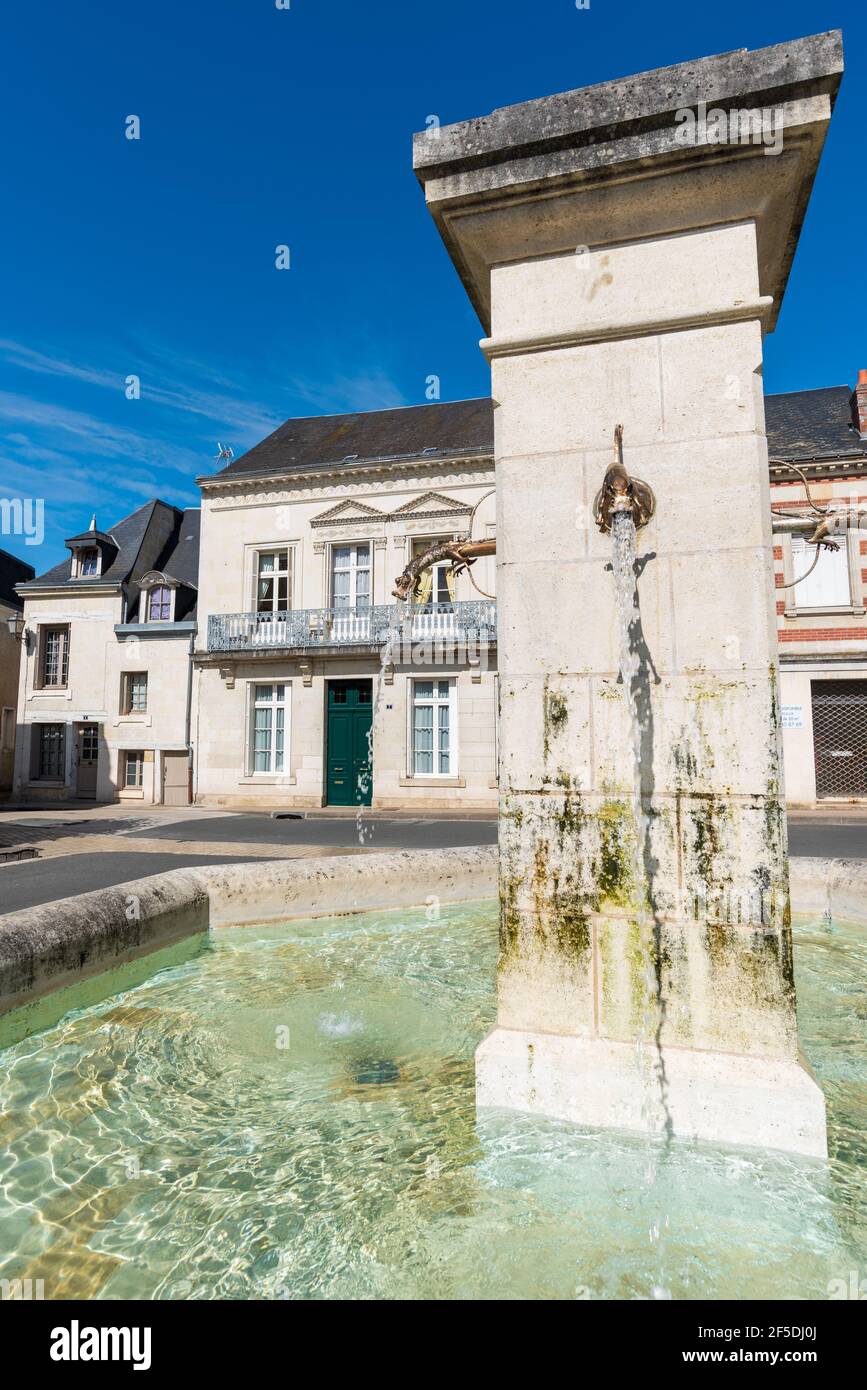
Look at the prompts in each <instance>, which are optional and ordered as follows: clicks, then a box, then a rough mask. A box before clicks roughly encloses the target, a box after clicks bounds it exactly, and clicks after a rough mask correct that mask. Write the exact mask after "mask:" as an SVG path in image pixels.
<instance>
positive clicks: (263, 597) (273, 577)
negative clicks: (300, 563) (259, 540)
mask: <svg viewBox="0 0 867 1390" xmlns="http://www.w3.org/2000/svg"><path fill="white" fill-rule="evenodd" d="M256 564H257V569H256V629H255V636H254V640H255V642H256V643H257V645H259V646H264V647H278V646H281V645H283V644H284V643H285V641H286V623H287V615H288V612H289V609H290V608H291V606H292V552H291V550H260V551H259V554H258V556H257V562H256Z"/></svg>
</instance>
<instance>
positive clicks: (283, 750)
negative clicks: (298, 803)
mask: <svg viewBox="0 0 867 1390" xmlns="http://www.w3.org/2000/svg"><path fill="white" fill-rule="evenodd" d="M290 691H291V687H290V686H289V685H282V684H279V685H278V684H276V683H275V684H273V685H259V684H256V685H253V686H252V690H251V697H250V756H249V762H250V771H251V772H253V773H262V772H265V773H268V772H270V773H271V774H274V773H282V772H285V771H286V769H287V767H288V765H289V696H290Z"/></svg>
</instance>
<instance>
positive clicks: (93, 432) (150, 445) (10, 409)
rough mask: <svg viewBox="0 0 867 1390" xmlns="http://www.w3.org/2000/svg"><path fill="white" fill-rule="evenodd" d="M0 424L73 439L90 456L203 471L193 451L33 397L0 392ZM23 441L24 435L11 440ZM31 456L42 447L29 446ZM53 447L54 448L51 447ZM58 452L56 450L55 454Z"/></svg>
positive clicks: (182, 469)
mask: <svg viewBox="0 0 867 1390" xmlns="http://www.w3.org/2000/svg"><path fill="white" fill-rule="evenodd" d="M0 420H9V421H12V422H14V423H15V424H16V425H29V426H31V427H33V428H35V429H37V430H44V431H47V432H49V433H50V434H52V435H58V434H60V435H62V436H67V437H71V438H72V439H74V440H76V441H78V443H79V445H80V446H82V447H84V448H86V450H87V451H88V452H89V453H92V454H96V455H98V456H100V457H103V458H132V459H139V460H141V461H144V462H153V463H159V464H160V465H161V466H162V467H169V468H173V469H177V470H178V471H180V472H184V473H191V472H195V471H196V470H199V469H201V468H202V465H203V462H204V460H203V457H202V455H201V454H196V453H194V452H193V450H192V449H185V448H183V447H181V446H178V445H172V444H168V445H167V444H165V443H164V442H162V441H158V440H155V439H151V438H148V437H147V436H146V435H142V434H138V433H137V432H136V431H135V430H129V429H125V428H124V427H123V426H122V425H113V424H111V423H109V422H108V421H107V420H101V419H100V418H99V417H98V416H95V415H90V414H88V413H87V412H86V411H83V410H72V409H70V408H69V407H67V406H60V405H52V404H49V403H48V402H46V401H40V400H36V399H35V398H34V397H32V396H22V395H19V394H17V393H15V392H11V391H0ZM13 437H18V438H20V437H21V432H20V431H15V432H14V435H13V434H10V435H9V436H8V439H9V441H11V440H12V439H13ZM25 447H26V448H28V449H29V450H30V451H31V452H32V450H33V449H34V448H39V447H42V446H41V445H40V444H39V442H38V441H37V442H36V444H35V445H34V444H33V443H32V442H28V444H27V445H26V446H25ZM49 447H50V446H49ZM54 452H56V450H55V451H54Z"/></svg>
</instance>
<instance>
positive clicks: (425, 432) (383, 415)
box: [212, 396, 494, 479]
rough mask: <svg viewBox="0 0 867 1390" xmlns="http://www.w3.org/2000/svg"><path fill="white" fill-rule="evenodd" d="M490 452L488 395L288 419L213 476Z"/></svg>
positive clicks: (491, 419)
mask: <svg viewBox="0 0 867 1390" xmlns="http://www.w3.org/2000/svg"><path fill="white" fill-rule="evenodd" d="M493 448H494V405H493V401H491V400H490V399H489V398H488V397H487V396H481V397H478V398H477V399H475V400H469V401H437V402H432V403H431V404H429V405H407V406H401V407H399V408H398V409H395V410H367V411H357V412H355V413H354V414H351V415H305V416H302V417H301V418H300V419H296V420H287V421H286V422H285V423H284V424H282V425H280V426H279V428H278V429H276V430H275V431H274V433H273V434H269V435H268V437H267V439H263V440H262V442H261V443H260V444H254V445H253V448H252V449H248V450H247V452H246V454H242V455H241V457H240V458H237V459H233V460H232V462H231V463H229V464H227V465H226V467H225V468H223V469H221V470H220V472H219V473H216V474H213V475H212V476H213V477H216V478H220V479H225V478H233V477H238V476H246V475H248V474H257V473H262V474H269V473H283V472H288V471H292V472H294V471H296V470H298V471H304V470H306V469H311V470H312V469H316V468H324V467H325V466H327V465H328V464H336V465H338V466H339V465H340V464H341V463H344V462H348V461H349V460H350V459H351V461H352V462H353V463H356V462H358V463H379V462H382V461H383V460H386V459H389V460H391V459H402V458H419V457H421V456H422V455H423V454H424V452H425V450H435V451H436V453H437V454H438V455H439V456H440V457H450V456H453V455H470V456H472V455H473V454H479V453H492V452H493ZM355 456H357V458H356V457H355Z"/></svg>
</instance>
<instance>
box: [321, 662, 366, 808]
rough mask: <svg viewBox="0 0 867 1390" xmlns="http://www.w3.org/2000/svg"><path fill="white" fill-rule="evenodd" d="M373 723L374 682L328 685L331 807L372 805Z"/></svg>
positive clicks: (327, 784) (328, 795)
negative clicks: (371, 751)
mask: <svg viewBox="0 0 867 1390" xmlns="http://www.w3.org/2000/svg"><path fill="white" fill-rule="evenodd" d="M372 721H373V682H372V681H370V680H349V681H329V682H328V726H327V727H328V732H327V739H326V780H325V790H326V796H325V799H326V801H327V803H328V805H329V806H369V805H370V801H371V795H372V792H373V768H372V767H371V760H370V746H369V742H368V734H369V733H370V729H371V724H372Z"/></svg>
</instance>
